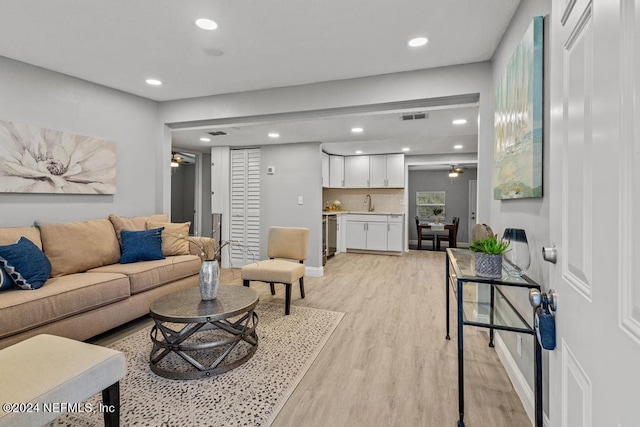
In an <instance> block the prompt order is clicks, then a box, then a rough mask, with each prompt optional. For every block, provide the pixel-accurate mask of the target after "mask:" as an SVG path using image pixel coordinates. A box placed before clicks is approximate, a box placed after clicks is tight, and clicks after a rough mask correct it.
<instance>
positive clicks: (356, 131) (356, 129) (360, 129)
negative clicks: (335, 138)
mask: <svg viewBox="0 0 640 427" xmlns="http://www.w3.org/2000/svg"><path fill="white" fill-rule="evenodd" d="M363 131H364V129H362V128H351V132H353V133H361V132H363Z"/></svg>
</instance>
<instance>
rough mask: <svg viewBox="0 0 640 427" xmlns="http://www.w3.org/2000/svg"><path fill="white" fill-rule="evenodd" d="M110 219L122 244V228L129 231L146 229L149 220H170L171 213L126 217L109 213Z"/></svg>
mask: <svg viewBox="0 0 640 427" xmlns="http://www.w3.org/2000/svg"><path fill="white" fill-rule="evenodd" d="M109 221H111V224H113V229H114V230H116V235H117V236H118V241H119V242H120V244H122V241H121V240H120V232H121V231H122V230H129V231H142V230H146V229H147V222H148V221H154V222H167V221H169V214H157V215H147V216H134V217H131V218H126V217H123V216H118V215H114V214H111V215H109Z"/></svg>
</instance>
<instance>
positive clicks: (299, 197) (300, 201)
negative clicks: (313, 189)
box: [298, 196, 303, 205]
mask: <svg viewBox="0 0 640 427" xmlns="http://www.w3.org/2000/svg"><path fill="white" fill-rule="evenodd" d="M302 202H303V200H302V196H298V204H299V205H301V204H302Z"/></svg>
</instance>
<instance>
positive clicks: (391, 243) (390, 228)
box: [387, 215, 404, 252]
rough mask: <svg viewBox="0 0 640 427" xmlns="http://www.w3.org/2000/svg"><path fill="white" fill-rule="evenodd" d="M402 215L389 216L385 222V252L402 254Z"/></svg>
mask: <svg viewBox="0 0 640 427" xmlns="http://www.w3.org/2000/svg"><path fill="white" fill-rule="evenodd" d="M403 220H404V215H389V216H388V220H387V250H388V251H394V252H402V251H403V250H404V245H403V240H404V239H403V238H402V237H403V235H404V221H403Z"/></svg>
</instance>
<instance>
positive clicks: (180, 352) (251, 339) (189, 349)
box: [149, 285, 258, 379]
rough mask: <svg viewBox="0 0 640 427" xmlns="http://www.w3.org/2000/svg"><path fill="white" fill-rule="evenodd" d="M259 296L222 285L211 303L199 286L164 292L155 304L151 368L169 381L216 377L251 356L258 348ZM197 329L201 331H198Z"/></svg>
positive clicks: (252, 291) (152, 311)
mask: <svg viewBox="0 0 640 427" xmlns="http://www.w3.org/2000/svg"><path fill="white" fill-rule="evenodd" d="M257 304H258V294H257V293H256V291H254V290H253V289H250V288H247V287H244V286H225V285H223V286H220V289H219V290H218V295H217V297H216V299H214V300H213V301H202V299H201V297H200V290H199V289H198V288H189V289H185V290H182V291H178V292H174V293H171V294H168V295H165V296H163V297H161V298H159V299H157V300H156V301H154V302H153V303H152V304H151V307H150V308H149V314H150V316H151V318H152V319H153V321H154V322H155V325H154V326H153V328H152V329H151V341H152V342H153V349H152V350H151V355H150V366H151V370H152V371H153V372H155V373H156V374H158V375H160V376H162V377H165V378H170V379H195V378H203V377H208V376H211V375H218V374H221V373H223V372H226V371H229V370H231V369H233V368H236V367H238V366H240V365H241V364H243V363H244V362H246V361H247V360H249V359H250V358H251V356H253V354H254V353H255V352H256V350H257V348H258V335H257V334H256V326H257V325H258V315H257V314H256V313H255V312H254V311H253V310H254V308H255V307H256V305H257ZM196 332H197V334H196Z"/></svg>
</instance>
